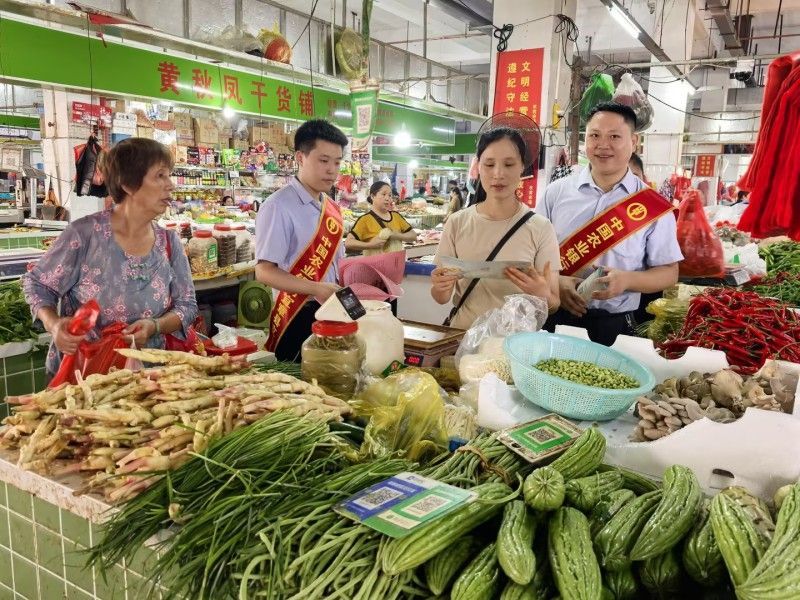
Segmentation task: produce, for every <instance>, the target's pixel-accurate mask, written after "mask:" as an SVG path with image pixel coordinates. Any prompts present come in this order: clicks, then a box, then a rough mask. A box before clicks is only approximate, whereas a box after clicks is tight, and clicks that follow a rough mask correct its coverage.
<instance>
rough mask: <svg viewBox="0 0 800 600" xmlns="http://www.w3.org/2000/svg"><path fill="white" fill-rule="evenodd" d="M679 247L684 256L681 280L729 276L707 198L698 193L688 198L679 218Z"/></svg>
mask: <svg viewBox="0 0 800 600" xmlns="http://www.w3.org/2000/svg"><path fill="white" fill-rule="evenodd" d="M678 243H679V244H680V246H681V252H683V256H684V258H683V260H682V261H681V262H680V275H681V277H719V278H722V277H724V276H725V253H724V252H723V250H722V242H720V240H719V238H718V237H717V236H716V234H714V231H713V230H712V229H711V225H709V223H708V219H706V213H705V212H704V211H703V197H702V196H701V195H700V192H699V191H698V190H695V189H689V190H687V191H686V193H685V194H684V199H683V201H682V202H681V205H680V208H679V214H678Z"/></svg>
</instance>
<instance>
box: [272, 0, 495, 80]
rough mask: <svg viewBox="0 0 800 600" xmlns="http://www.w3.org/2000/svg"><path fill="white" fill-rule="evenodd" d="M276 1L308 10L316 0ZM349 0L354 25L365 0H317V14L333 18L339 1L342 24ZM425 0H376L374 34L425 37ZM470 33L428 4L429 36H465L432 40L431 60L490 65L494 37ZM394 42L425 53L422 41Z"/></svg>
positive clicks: (338, 15)
mask: <svg viewBox="0 0 800 600" xmlns="http://www.w3.org/2000/svg"><path fill="white" fill-rule="evenodd" d="M274 2H275V3H276V4H282V5H283V6H286V7H287V8H291V9H293V10H297V11H301V12H304V13H306V14H308V13H309V12H310V11H311V7H312V6H313V5H314V3H315V0H274ZM345 3H346V7H347V23H346V24H347V26H349V27H352V26H353V13H355V14H356V15H357V19H359V18H360V14H361V0H345V2H343V0H317V1H316V4H317V8H316V11H315V12H314V16H316V17H317V18H320V19H324V20H326V21H330V20H331V12H332V6H333V5H334V4H335V6H336V11H335V19H336V23H337V25H340V24H341V22H342V7H343V6H344V5H345ZM423 4H424V3H423V1H422V0H375V3H374V5H373V9H372V20H371V28H370V29H371V30H370V35H371V36H372V37H373V38H374V39H377V40H379V41H381V42H402V41H404V40H421V39H422V38H423V37H426V36H425V35H424V33H423V32H424V27H423V22H424V18H423V15H424V8H423ZM358 22H359V21H358V20H357V23H358ZM466 33H468V31H467V27H466V25H465V24H464V22H463V21H462V20H461V19H459V18H457V17H454V16H451V15H449V14H446V13H445V12H443V11H442V10H440V9H438V8H436V7H435V6H428V30H427V38H428V40H431V38H436V37H441V36H461V37H460V38H451V39H447V40H433V41H429V42H428V47H427V57H428V58H429V59H430V60H433V61H435V62H440V63H444V64H446V65H448V66H451V67H454V68H459V67H463V66H469V65H475V64H485V65H488V63H489V43H490V37H489V36H488V35H477V36H475V35H474V34H473V35H472V36H470V37H464V34H466ZM394 45H395V46H396V47H398V48H401V49H403V50H408V51H409V52H412V53H414V54H418V55H420V56H422V53H423V44H422V42H413V43H408V44H406V43H399V44H394ZM487 72H488V70H487Z"/></svg>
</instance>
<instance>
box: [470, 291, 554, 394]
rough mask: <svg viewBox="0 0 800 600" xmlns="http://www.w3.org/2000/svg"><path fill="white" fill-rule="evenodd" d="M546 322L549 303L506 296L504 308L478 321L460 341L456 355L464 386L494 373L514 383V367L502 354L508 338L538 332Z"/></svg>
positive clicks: (497, 309)
mask: <svg viewBox="0 0 800 600" xmlns="http://www.w3.org/2000/svg"><path fill="white" fill-rule="evenodd" d="M546 320H547V302H546V301H545V300H543V299H542V298H538V297H536V296H529V295H527V294H512V295H510V296H506V298H505V302H504V304H503V306H502V307H501V308H495V309H492V310H490V311H488V312H487V313H485V314H484V315H482V316H481V317H478V319H477V320H476V321H475V323H473V325H472V327H470V328H469V330H468V331H467V333H465V334H464V337H463V338H462V340H461V344H460V345H459V347H458V351H457V352H456V365H457V366H458V372H459V375H460V376H461V381H462V382H464V383H469V382H474V381H479V380H480V379H482V378H483V376H484V375H486V374H487V373H495V374H496V375H497V376H498V377H499V378H500V379H502V380H503V381H506V382H508V383H511V366H510V365H509V363H508V359H507V358H506V356H505V353H504V352H503V342H504V341H505V338H506V337H507V336H509V335H511V334H514V333H520V332H523V331H531V332H533V331H539V330H540V329H541V328H542V326H543V325H544V322H545V321H546Z"/></svg>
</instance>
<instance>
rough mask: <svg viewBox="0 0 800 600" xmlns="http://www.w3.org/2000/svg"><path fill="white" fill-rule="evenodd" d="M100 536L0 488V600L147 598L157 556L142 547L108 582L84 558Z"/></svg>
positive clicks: (65, 513) (54, 510)
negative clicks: (148, 576)
mask: <svg viewBox="0 0 800 600" xmlns="http://www.w3.org/2000/svg"><path fill="white" fill-rule="evenodd" d="M98 536H99V528H98V527H97V526H96V525H92V524H90V523H89V522H88V521H86V520H85V519H82V518H80V517H78V516H75V515H73V514H72V513H70V512H68V511H66V510H62V509H59V508H58V507H57V506H54V505H52V504H50V503H48V502H45V501H44V500H41V499H39V498H36V497H34V496H32V495H30V494H28V493H27V492H23V491H21V490H19V489H18V488H16V487H14V486H12V485H10V484H5V483H0V600H6V599H8V600H64V599H66V600H117V599H119V600H138V599H139V598H145V597H146V596H147V591H148V589H149V588H148V587H147V586H148V584H147V581H146V574H147V573H148V565H149V563H150V561H151V560H152V558H153V556H154V554H153V552H152V551H150V550H148V549H147V548H144V547H143V548H142V550H141V551H140V553H139V555H137V556H135V557H134V559H133V560H132V561H131V563H130V564H129V565H124V564H123V565H120V566H118V567H114V568H113V569H112V571H111V573H109V574H108V577H107V578H106V579H105V580H104V579H103V577H102V576H101V575H100V574H99V572H97V571H96V570H94V569H92V568H86V567H85V564H86V556H85V554H84V553H83V550H85V549H86V548H87V547H88V546H91V545H92V544H93V543H95V542H97V540H98ZM155 597H159V594H156V595H155Z"/></svg>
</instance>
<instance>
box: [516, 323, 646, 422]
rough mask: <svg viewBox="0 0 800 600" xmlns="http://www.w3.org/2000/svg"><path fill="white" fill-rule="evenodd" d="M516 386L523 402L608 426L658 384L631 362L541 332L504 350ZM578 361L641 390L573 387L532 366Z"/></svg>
mask: <svg viewBox="0 0 800 600" xmlns="http://www.w3.org/2000/svg"><path fill="white" fill-rule="evenodd" d="M503 348H504V350H505V353H506V356H507V357H508V360H509V362H510V363H511V374H512V377H513V378H514V384H515V385H516V386H517V389H518V390H519V392H520V394H522V395H523V396H524V397H525V399H526V400H528V401H530V402H532V403H534V404H536V405H537V406H540V407H542V408H544V409H546V410H550V411H553V412H555V413H558V414H560V415H562V416H565V417H569V418H572V419H579V420H583V421H610V420H611V419H615V418H617V417H618V416H620V415H621V414H622V413H624V412H625V411H626V410H628V409H629V408H630V407H631V405H632V404H633V403H634V402H635V401H636V398H637V397H639V396H641V395H642V394H646V393H648V392H649V391H650V390H652V389H653V387H654V386H655V384H656V379H655V377H654V376H653V373H652V372H651V371H650V369H648V368H647V367H645V366H643V365H641V364H639V363H638V362H636V361H635V360H633V359H632V358H630V357H629V356H626V355H625V354H622V353H620V352H617V351H616V350H612V349H611V348H607V347H606V346H603V345H601V344H595V343H594V342H589V341H587V340H582V339H578V338H574V337H571V336H568V335H558V334H555V333H547V332H546V331H539V332H537V333H517V334H514V335H511V336H509V337H507V338H506V341H505V344H504V346H503ZM553 358H555V359H562V360H578V361H583V362H589V363H593V364H595V365H597V366H599V367H605V368H607V369H616V370H617V371H619V372H620V373H624V374H625V375H628V376H630V377H633V378H634V379H635V380H636V381H638V382H639V387H636V388H630V389H624V390H611V389H606V388H599V387H593V386H589V385H582V384H580V383H573V382H572V381H567V380H566V379H562V378H561V377H555V376H553V375H550V374H548V373H544V372H543V371H540V370H539V369H537V368H535V367H534V366H533V365H535V364H538V363H539V362H541V361H543V360H549V359H553Z"/></svg>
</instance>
